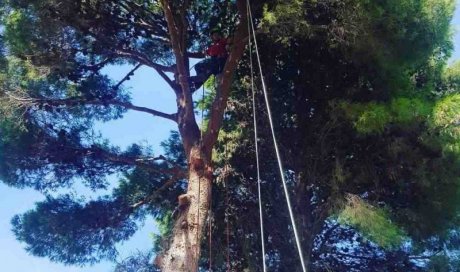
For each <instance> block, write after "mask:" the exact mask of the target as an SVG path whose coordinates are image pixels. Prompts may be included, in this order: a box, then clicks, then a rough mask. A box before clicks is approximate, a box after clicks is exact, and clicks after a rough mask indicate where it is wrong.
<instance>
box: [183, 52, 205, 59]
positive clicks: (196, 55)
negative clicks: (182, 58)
mask: <svg viewBox="0 0 460 272" xmlns="http://www.w3.org/2000/svg"><path fill="white" fill-rule="evenodd" d="M187 57H189V58H194V59H202V58H205V57H206V54H205V53H203V52H187Z"/></svg>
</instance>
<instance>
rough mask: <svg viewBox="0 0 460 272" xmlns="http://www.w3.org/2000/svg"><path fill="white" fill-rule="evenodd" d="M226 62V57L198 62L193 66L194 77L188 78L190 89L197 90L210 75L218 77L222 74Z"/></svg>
mask: <svg viewBox="0 0 460 272" xmlns="http://www.w3.org/2000/svg"><path fill="white" fill-rule="evenodd" d="M226 61H227V58H226V57H224V58H218V57H211V58H209V59H205V60H202V61H200V62H198V63H197V64H196V65H195V71H196V76H192V77H190V85H191V87H192V89H194V90H197V89H199V88H200V87H201V85H203V83H204V82H205V81H206V80H208V78H209V77H210V76H211V75H218V74H220V73H222V70H223V69H224V66H225V62H226Z"/></svg>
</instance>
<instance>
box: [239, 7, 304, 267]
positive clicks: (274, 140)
mask: <svg viewBox="0 0 460 272" xmlns="http://www.w3.org/2000/svg"><path fill="white" fill-rule="evenodd" d="M247 6H248V13H249V21H251V31H252V36H253V37H254V47H255V51H256V57H257V62H258V65H259V72H260V78H261V81H262V90H263V92H264V98H265V105H266V107H267V113H268V120H269V123H270V129H271V133H272V136H273V144H274V146H275V152H276V158H277V160H278V167H279V171H280V175H281V180H282V181H283V189H284V194H285V196H286V202H287V206H288V210H289V217H290V219H291V224H292V228H293V230H294V236H295V241H296V244H297V250H298V253H299V258H300V263H301V264H302V270H303V272H307V269H306V266H305V261H304V258H303V254H302V247H301V244H300V239H299V235H298V233H297V227H296V224H295V219H294V213H293V211H292V207H291V200H290V197H289V191H288V188H287V183H286V179H285V177H284V170H283V164H282V162H281V156H280V152H279V148H278V143H277V140H276V136H275V129H274V126H273V119H272V114H271V110H270V104H269V100H268V95H267V88H266V86H265V80H264V76H263V72H262V64H261V61H260V55H259V49H258V46H257V38H256V33H255V30H254V22H253V19H252V11H251V6H250V4H249V0H247Z"/></svg>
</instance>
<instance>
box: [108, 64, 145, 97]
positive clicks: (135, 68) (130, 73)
mask: <svg viewBox="0 0 460 272" xmlns="http://www.w3.org/2000/svg"><path fill="white" fill-rule="evenodd" d="M141 66H142V64H140V63H139V64H138V65H136V66H135V67H134V68H133V69H132V70H131V71H129V73H128V74H126V76H125V77H123V78H122V79H121V80H120V82H118V83H117V85H115V87H114V89H115V90H117V89H118V88H119V87H120V86H121V84H123V82H125V81H126V80H128V79H129V77H130V76H132V75H133V74H134V72H135V71H136V70H137V69H139V68H140V67H141Z"/></svg>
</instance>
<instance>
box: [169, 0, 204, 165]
mask: <svg viewBox="0 0 460 272" xmlns="http://www.w3.org/2000/svg"><path fill="white" fill-rule="evenodd" d="M170 2H171V1H170V0H161V4H162V7H163V12H164V15H165V18H166V22H167V24H168V31H169V36H170V40H171V46H172V49H173V52H174V55H175V58H176V71H177V73H178V77H179V85H180V86H181V89H182V91H181V92H177V91H176V96H177V108H178V109H177V121H178V123H179V132H180V134H181V136H182V141H183V144H184V149H185V153H186V154H187V157H188V156H189V151H190V150H191V148H192V146H193V145H195V144H197V143H198V142H199V139H200V130H199V127H198V124H197V123H196V120H195V112H194V109H193V99H192V93H191V92H190V86H189V82H188V78H189V75H190V74H189V70H188V68H187V66H186V63H187V61H186V59H187V56H186V54H187V52H186V48H185V42H184V41H185V40H184V39H185V37H184V35H185V34H186V31H185V30H184V29H181V27H183V26H182V25H181V24H177V23H176V21H175V19H174V14H173V11H172V10H171V3H170ZM181 16H184V13H183V12H181ZM183 20H185V19H181V20H180V21H181V22H182V24H183ZM187 60H188V59H187Z"/></svg>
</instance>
